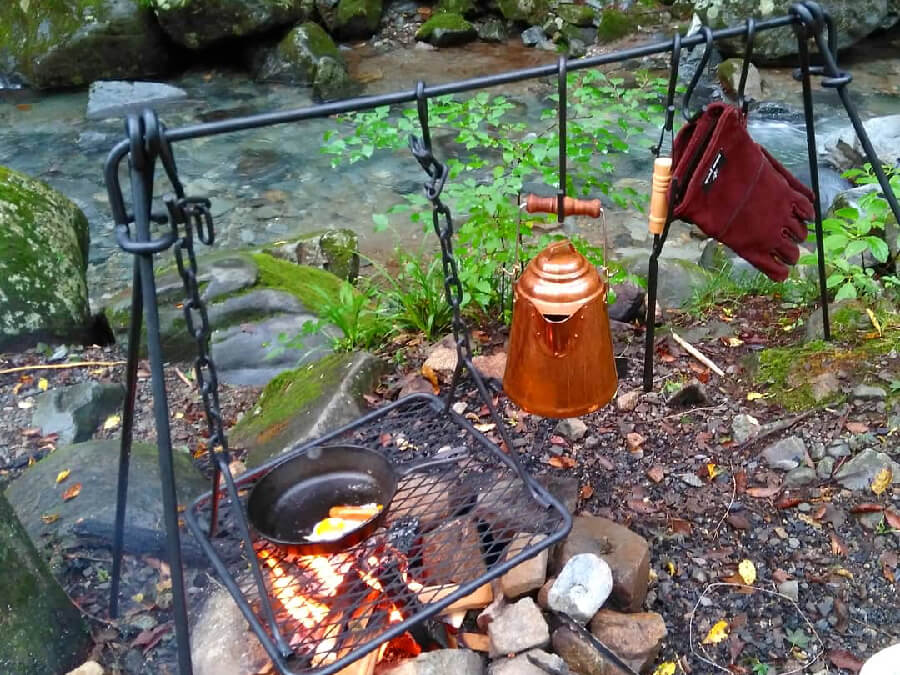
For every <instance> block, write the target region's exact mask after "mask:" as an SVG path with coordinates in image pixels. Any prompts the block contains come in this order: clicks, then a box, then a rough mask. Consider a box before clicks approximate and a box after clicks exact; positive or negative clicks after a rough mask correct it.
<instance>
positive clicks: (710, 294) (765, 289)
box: [686, 260, 816, 317]
mask: <svg viewBox="0 0 900 675" xmlns="http://www.w3.org/2000/svg"><path fill="white" fill-rule="evenodd" d="M815 293H816V289H815V287H814V286H813V285H811V284H810V283H809V282H807V281H805V280H802V279H799V278H794V277H792V278H790V279H788V280H787V281H784V282H781V283H779V282H776V281H772V280H771V279H769V278H768V277H767V276H765V275H764V274H762V273H756V272H746V273H744V274H735V273H734V266H733V264H732V262H731V261H730V260H726V261H725V262H724V263H722V264H721V265H720V266H719V268H718V269H716V270H715V271H714V272H713V274H712V275H711V276H710V277H709V279H708V280H707V281H706V282H705V283H704V284H703V285H702V286H699V287H697V288H695V289H694V291H693V292H692V294H691V299H690V300H689V301H688V304H687V306H686V309H687V311H688V312H689V313H690V314H691V315H693V316H695V317H701V316H704V315H706V314H708V313H709V312H712V311H722V310H723V309H724V310H728V308H729V307H731V306H735V305H738V304H739V303H740V302H741V300H743V299H744V298H746V297H748V296H760V295H765V296H770V297H776V298H781V299H782V300H783V301H785V302H802V301H803V300H805V299H806V298H808V297H810V296H813V295H815Z"/></svg>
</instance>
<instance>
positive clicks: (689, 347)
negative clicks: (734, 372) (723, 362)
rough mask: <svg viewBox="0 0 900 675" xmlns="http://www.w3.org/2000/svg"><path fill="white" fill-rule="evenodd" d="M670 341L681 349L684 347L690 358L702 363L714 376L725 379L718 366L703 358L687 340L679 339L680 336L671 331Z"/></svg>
mask: <svg viewBox="0 0 900 675" xmlns="http://www.w3.org/2000/svg"><path fill="white" fill-rule="evenodd" d="M672 339H673V340H675V342H677V343H678V344H680V345H681V346H682V347H684V350H685V351H686V352H687V353H688V354H690V355H691V356H693V357H694V358H695V359H697V360H698V361H699V362H700V363H702V364H703V365H704V366H706V367H707V368H709V369H710V370H711V371H713V372H714V373H715V374H716V375H718V376H719V377H725V373H723V372H722V369H721V368H719V366H717V365H716V364H715V363H713V362H712V361H710V360H709V358H707V357H706V356H704V355H703V354H701V353H700V352H699V351H698V350H697V348H696V347H694V346H693V345H692V344H690V343H689V342H688V341H687V340H685V339H684V338H683V337H681V336H680V335H679V334H678V333H676V332H675V331H672Z"/></svg>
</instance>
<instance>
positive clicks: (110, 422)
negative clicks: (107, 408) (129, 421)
mask: <svg viewBox="0 0 900 675" xmlns="http://www.w3.org/2000/svg"><path fill="white" fill-rule="evenodd" d="M121 421H122V419H121V418H120V417H119V416H118V415H110V416H109V417H107V418H106V421H105V422H104V423H103V428H104V430H106V431H109V430H110V429H115V428H116V427H117V426H119V422H121Z"/></svg>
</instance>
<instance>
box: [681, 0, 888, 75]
mask: <svg viewBox="0 0 900 675" xmlns="http://www.w3.org/2000/svg"><path fill="white" fill-rule="evenodd" d="M691 4H693V9H694V12H696V14H697V15H698V16H699V17H700V19H701V20H702V21H703V23H704V24H706V25H708V26H709V27H710V28H712V29H714V30H715V29H719V28H725V27H726V26H737V25H741V24H743V23H744V21H745V20H746V19H747V17H749V16H752V17H755V18H756V19H757V20H759V19H771V18H773V17H777V16H783V15H785V14H787V13H788V10H789V9H790V6H791V5H792V4H793V0H695V2H693V3H691ZM891 4H892V3H891V2H890V1H889V0H832V1H831V2H829V3H828V13H829V14H830V15H831V17H832V19H833V20H834V22H835V28H836V29H837V38H838V47H847V46H849V45H852V44H853V43H855V42H858V41H859V40H861V39H862V38H864V37H866V36H867V35H869V33H871V32H872V31H874V30H876V29H877V28H879V27H881V25H882V24H883V23H884V21H885V19H886V17H887V16H888V15H889V14H890V12H891ZM717 46H718V48H719V49H720V51H721V52H722V53H723V54H725V55H728V56H739V55H741V54H742V53H743V51H744V41H743V39H741V38H734V39H731V40H722V41H720V42H717ZM753 53H754V55H755V57H756V58H760V59H766V60H773V59H780V58H784V57H786V56H791V55H794V54H796V53H797V37H796V35H795V34H794V31H793V30H792V28H791V27H790V26H787V27H785V28H776V29H775V30H767V31H763V32H757V34H756V37H755V39H754V40H753Z"/></svg>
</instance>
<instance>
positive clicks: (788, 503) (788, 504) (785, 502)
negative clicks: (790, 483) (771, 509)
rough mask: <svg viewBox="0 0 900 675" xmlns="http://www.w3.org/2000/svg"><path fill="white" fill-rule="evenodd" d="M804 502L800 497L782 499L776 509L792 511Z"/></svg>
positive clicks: (776, 504)
mask: <svg viewBox="0 0 900 675" xmlns="http://www.w3.org/2000/svg"><path fill="white" fill-rule="evenodd" d="M802 501H803V500H802V499H800V497H782V498H781V499H779V500H778V501H777V502H775V508H777V509H792V508H794V507H795V506H797V504H799V503H800V502H802Z"/></svg>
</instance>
